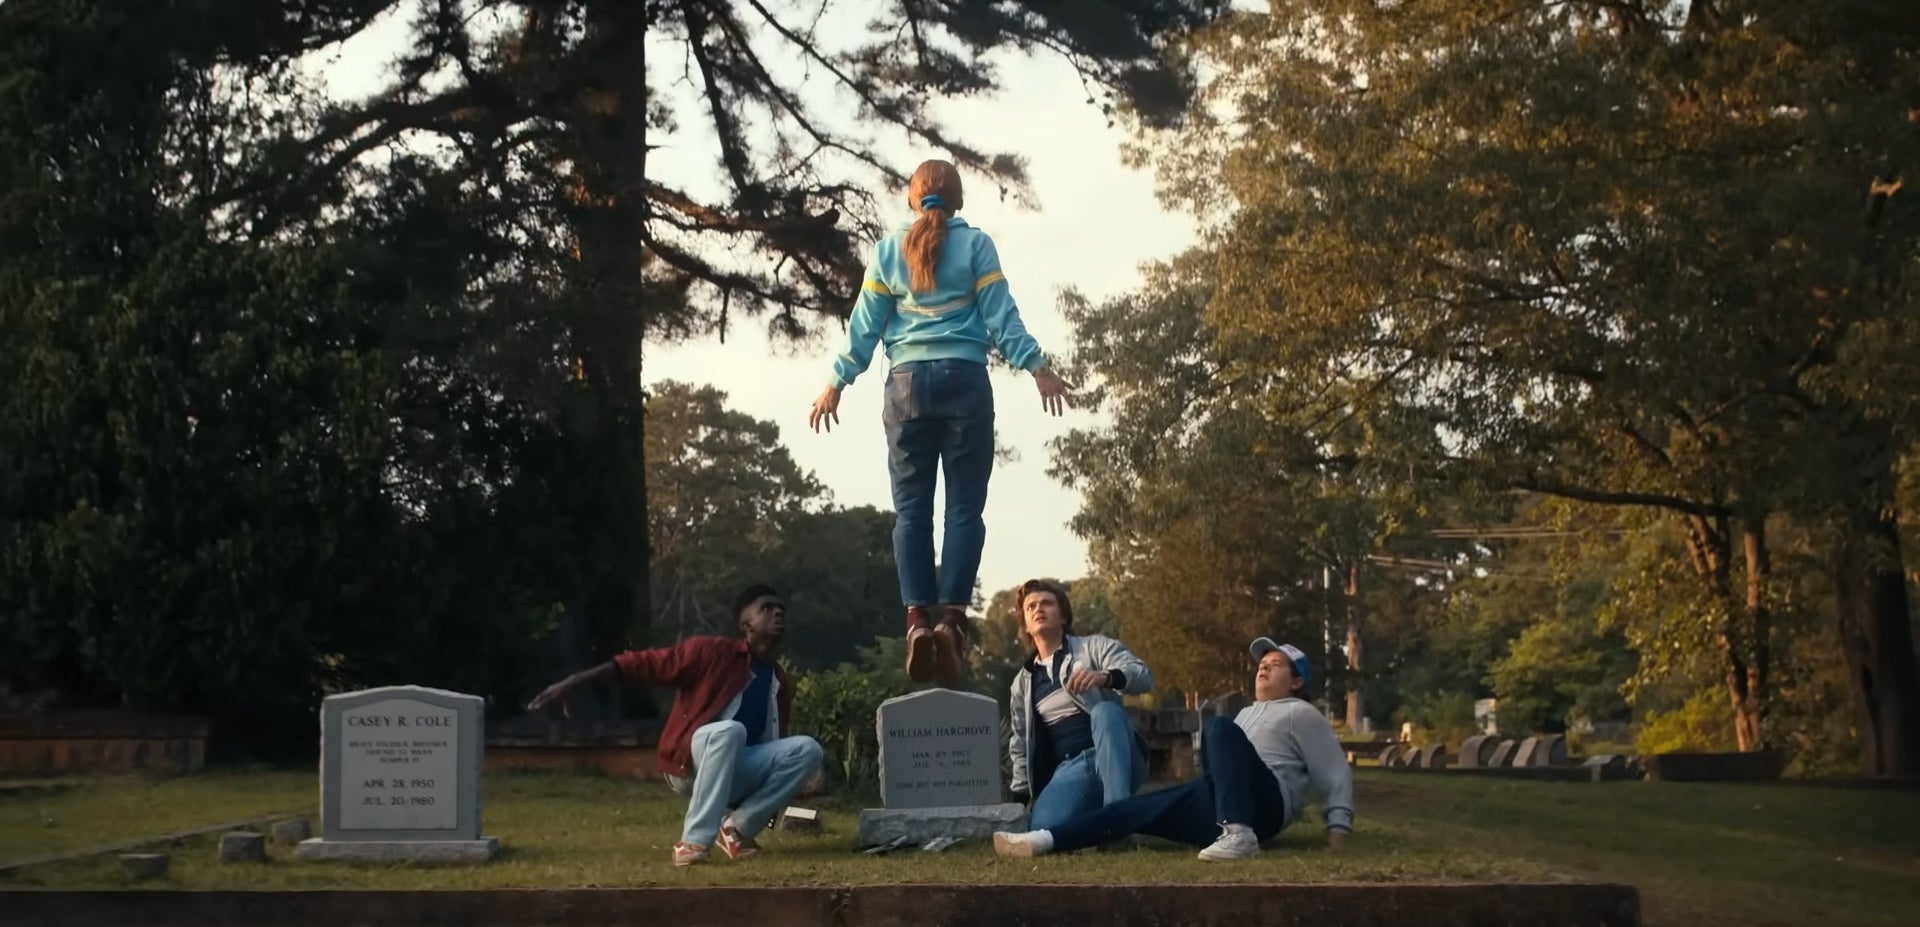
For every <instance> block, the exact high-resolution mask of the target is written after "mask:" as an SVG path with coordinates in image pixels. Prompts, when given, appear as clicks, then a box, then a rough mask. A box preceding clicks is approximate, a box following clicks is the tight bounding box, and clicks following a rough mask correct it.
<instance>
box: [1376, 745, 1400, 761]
mask: <svg viewBox="0 0 1920 927" xmlns="http://www.w3.org/2000/svg"><path fill="white" fill-rule="evenodd" d="M1400 750H1401V747H1400V745H1399V744H1390V745H1388V746H1387V748H1386V749H1384V750H1382V751H1380V765H1381V766H1392V765H1393V761H1394V760H1395V759H1398V758H1399V756H1400Z"/></svg>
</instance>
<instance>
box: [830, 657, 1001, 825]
mask: <svg viewBox="0 0 1920 927" xmlns="http://www.w3.org/2000/svg"><path fill="white" fill-rule="evenodd" d="M874 723H875V725H876V727H877V733H878V734H879V740H880V803H881V805H882V806H883V807H880V808H868V809H865V810H863V811H861V812H860V823H859V832H860V842H861V844H862V845H865V846H874V845H880V844H886V843H890V842H892V841H895V840H898V839H900V838H902V837H911V838H913V839H914V841H915V842H918V843H926V842H928V841H931V840H933V839H935V838H938V837H979V838H987V837H991V836H993V833H994V831H998V830H1021V829H1024V827H1025V821H1026V808H1025V806H1023V805H1021V804H1019V803H1016V802H1006V801H1002V800H1001V797H1002V788H1001V787H1002V781H1001V778H1000V743H1001V741H1000V707H999V705H998V704H996V703H995V702H994V700H993V699H991V698H988V697H987V696H984V695H976V694H974V693H971V692H955V691H952V690H950V689H928V690H925V691H922V692H915V693H913V694H911V695H902V696H900V697H898V698H890V699H887V700H886V701H884V702H881V703H880V710H879V711H877V712H875V718H874Z"/></svg>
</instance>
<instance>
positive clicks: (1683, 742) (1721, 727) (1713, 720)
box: [1633, 689, 1735, 754]
mask: <svg viewBox="0 0 1920 927" xmlns="http://www.w3.org/2000/svg"><path fill="white" fill-rule="evenodd" d="M1633 747H1634V749H1635V750H1638V751H1640V752H1641V753H1644V754H1651V753H1674V752H1703V751H1704V752H1715V751H1725V750H1732V749H1734V747H1735V744H1734V740H1733V705H1732V703H1730V702H1729V701H1727V694H1726V692H1724V691H1720V690H1716V689H1702V690H1700V691H1698V692H1695V693H1694V694H1693V695H1691V696H1689V697H1688V698H1687V701H1686V703H1685V704H1684V705H1681V706H1680V707H1679V708H1676V709H1674V710H1672V711H1650V712H1647V715H1646V717H1645V718H1643V719H1641V721H1640V731H1639V733H1638V734H1637V735H1635V737H1634V739H1633Z"/></svg>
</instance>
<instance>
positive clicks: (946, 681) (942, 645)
mask: <svg viewBox="0 0 1920 927" xmlns="http://www.w3.org/2000/svg"><path fill="white" fill-rule="evenodd" d="M933 640H934V648H933V676H934V679H935V680H937V681H938V682H939V683H940V684H941V685H943V686H951V685H955V684H957V683H958V682H959V681H960V668H961V667H962V666H963V665H965V664H964V663H963V661H962V659H961V657H962V653H961V651H962V650H963V649H964V647H965V646H966V645H965V644H964V643H962V642H961V639H960V638H959V636H958V635H956V634H955V633H954V631H953V629H952V628H950V627H948V626H946V625H941V626H940V627H937V628H934V629H933Z"/></svg>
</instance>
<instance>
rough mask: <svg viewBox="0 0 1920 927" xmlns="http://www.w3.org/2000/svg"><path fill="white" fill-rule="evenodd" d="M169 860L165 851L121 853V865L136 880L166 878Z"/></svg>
mask: <svg viewBox="0 0 1920 927" xmlns="http://www.w3.org/2000/svg"><path fill="white" fill-rule="evenodd" d="M169 862H170V859H169V857H168V856H167V854H165V853H122V854H120V865H121V866H122V867H124V868H125V869H126V871H127V878H129V879H132V880H133V881H135V882H144V881H146V880H148V879H164V878H166V877H167V868H168V864H169Z"/></svg>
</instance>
